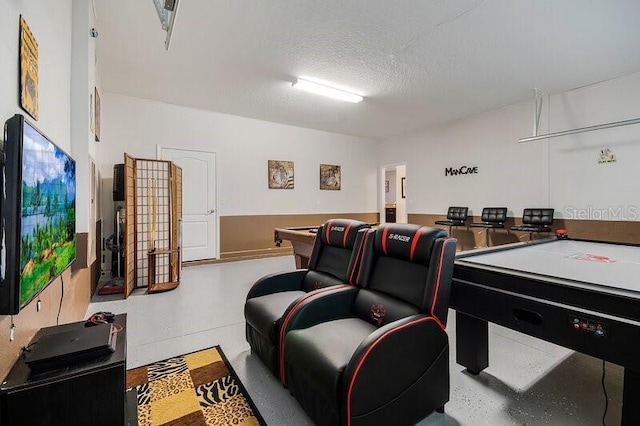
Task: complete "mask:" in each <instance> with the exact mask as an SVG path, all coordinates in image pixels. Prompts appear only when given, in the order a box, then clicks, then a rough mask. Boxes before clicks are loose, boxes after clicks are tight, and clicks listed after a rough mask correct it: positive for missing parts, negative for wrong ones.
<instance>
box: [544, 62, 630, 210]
mask: <svg viewBox="0 0 640 426" xmlns="http://www.w3.org/2000/svg"><path fill="white" fill-rule="evenodd" d="M550 113H551V114H550V116H551V117H552V122H551V124H552V127H551V131H552V132H556V131H562V130H565V129H572V128H577V127H585V126H592V125H597V124H602V123H608V122H615V121H621V120H629V119H634V118H639V117H640V73H639V74H634V75H631V76H627V77H625V78H619V79H616V80H612V81H608V82H604V83H600V84H597V85H593V86H589V87H585V88H583V89H580V90H575V91H571V92H567V93H564V94H562V95H558V96H553V97H552V98H551V103H550ZM549 147H550V149H549V151H550V155H549V180H550V182H551V185H550V187H549V199H550V204H551V205H552V206H554V207H556V209H557V210H558V215H557V216H558V217H564V218H567V219H593V220H640V167H639V161H640V124H634V125H630V126H624V127H617V128H612V129H606V130H598V131H593V132H588V133H580V134H576V135H571V136H563V137H558V138H554V139H551V141H550V145H549ZM605 148H609V149H610V150H611V151H612V152H613V154H614V155H615V156H616V162H614V163H603V164H598V157H599V154H600V151H601V150H602V149H605Z"/></svg>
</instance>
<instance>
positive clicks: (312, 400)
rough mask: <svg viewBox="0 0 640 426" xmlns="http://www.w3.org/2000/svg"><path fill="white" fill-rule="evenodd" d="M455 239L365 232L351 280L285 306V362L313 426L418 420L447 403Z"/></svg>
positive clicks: (400, 231)
mask: <svg viewBox="0 0 640 426" xmlns="http://www.w3.org/2000/svg"><path fill="white" fill-rule="evenodd" d="M455 246H456V240H455V239H454V238H447V233H446V231H444V230H441V229H436V228H429V227H419V226H417V225H408V224H395V225H386V226H384V227H381V228H378V229H372V230H370V231H367V232H366V234H365V236H364V238H363V240H362V250H361V251H362V261H361V263H360V265H359V267H358V270H357V273H356V274H355V275H356V281H355V283H356V286H355V287H351V288H340V289H334V290H333V291H331V292H327V293H324V294H316V295H313V296H311V297H309V298H307V299H306V300H304V301H302V302H300V303H299V304H298V305H297V306H296V307H295V308H294V309H293V310H292V311H290V312H289V313H288V315H287V317H286V319H285V320H284V322H283V324H282V334H284V335H285V338H284V348H283V353H282V354H281V357H282V360H283V363H282V367H281V368H282V371H283V373H284V376H285V379H286V380H285V383H286V385H287V386H288V387H289V389H290V391H291V393H292V395H293V396H294V397H295V398H296V399H297V400H298V402H299V403H300V405H301V406H302V407H303V408H304V409H305V411H306V412H307V413H308V414H309V416H310V417H311V418H312V419H313V420H314V422H315V423H316V424H320V425H376V424H380V425H389V424H393V425H402V424H414V423H416V422H417V421H419V420H420V419H422V418H424V417H426V416H427V415H428V414H430V413H431V412H432V411H434V410H438V411H440V412H442V411H443V410H444V404H445V403H446V402H447V401H448V400H449V340H448V336H447V333H446V331H445V326H446V321H447V310H448V307H449V295H450V285H451V277H452V274H453V261H454V258H455V252H456V247H455Z"/></svg>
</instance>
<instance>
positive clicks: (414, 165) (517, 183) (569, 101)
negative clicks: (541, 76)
mask: <svg viewBox="0 0 640 426" xmlns="http://www.w3.org/2000/svg"><path fill="white" fill-rule="evenodd" d="M639 111H640V74H634V75H630V76H626V77H623V78H620V79H617V80H613V81H609V82H604V83H600V84H596V85H593V86H589V87H585V88H581V89H576V90H573V91H570V92H565V93H561V94H555V95H550V96H546V97H545V103H544V107H543V113H542V119H541V126H540V130H539V134H544V133H547V132H549V131H560V130H566V129H570V128H574V127H583V126H590V125H596V124H601V123H607V122H611V121H619V120H626V119H631V118H637V117H638V116H640V113H639ZM532 127H533V101H530V102H525V103H522V104H518V105H513V106H509V107H505V108H502V109H500V110H496V111H491V112H487V113H483V114H479V115H476V116H473V117H470V118H467V119H464V120H460V121H456V122H453V123H449V124H447V125H443V126H440V127H436V128H432V129H429V130H427V131H424V132H420V133H418V134H415V135H411V136H408V137H403V138H399V139H390V140H387V141H385V142H383V144H382V147H381V150H380V153H379V161H380V163H381V164H388V163H402V162H406V164H407V209H408V212H409V213H433V214H444V213H446V211H447V207H448V206H451V205H456V206H469V208H470V209H471V210H472V213H473V214H476V215H479V214H480V213H481V211H482V208H483V207H485V206H506V207H508V208H509V215H510V216H514V215H515V216H520V215H521V213H522V209H523V208H525V207H546V206H550V207H554V208H555V209H556V212H558V213H557V214H556V217H563V212H564V211H565V210H566V209H567V207H568V206H578V207H584V206H589V205H591V206H593V205H598V206H603V207H608V206H617V205H619V204H624V205H630V204H634V203H635V204H640V201H636V200H640V199H639V198H638V196H637V194H638V193H639V192H640V187H639V186H638V182H639V181H640V179H639V178H640V174H639V172H638V167H637V164H636V161H637V159H639V158H640V143H639V142H640V125H632V126H627V127H623V128H619V129H615V130H601V131H595V132H591V133H584V134H580V135H575V136H567V137H562V138H553V139H545V140H541V141H536V142H529V143H518V139H520V138H523V137H527V136H531V134H532ZM604 147H609V148H612V149H613V150H614V153H616V154H617V155H618V162H617V163H613V164H604V165H598V164H596V163H597V153H598V152H599V151H600V149H602V148H604ZM460 166H470V167H473V166H476V167H478V174H471V175H458V176H445V168H446V167H460ZM638 213H639V214H640V209H639V211H638ZM564 216H566V215H564ZM631 219H634V218H631Z"/></svg>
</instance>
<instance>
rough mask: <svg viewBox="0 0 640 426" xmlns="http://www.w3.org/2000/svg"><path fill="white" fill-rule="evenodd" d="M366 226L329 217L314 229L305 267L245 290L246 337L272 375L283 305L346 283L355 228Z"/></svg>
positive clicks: (355, 232) (275, 361)
mask: <svg viewBox="0 0 640 426" xmlns="http://www.w3.org/2000/svg"><path fill="white" fill-rule="evenodd" d="M368 228H370V225H369V224H367V223H364V222H360V221H356V220H349V219H332V220H329V221H327V222H326V223H324V224H323V225H322V226H320V227H319V228H318V232H317V234H316V238H315V240H314V245H313V250H312V252H311V258H310V259H309V267H308V269H297V270H295V271H291V272H284V273H276V274H271V275H267V276H265V277H263V278H261V279H260V280H258V281H257V282H256V283H255V284H254V285H253V286H252V287H251V289H250V290H249V293H248V294H247V300H246V303H245V306H244V316H245V319H246V338H247V342H249V345H250V346H251V350H252V351H253V352H254V353H256V354H257V355H258V357H259V358H260V359H261V360H262V362H264V364H265V365H266V366H267V367H268V368H269V370H271V372H272V373H273V374H274V375H276V376H277V375H278V371H279V369H278V343H279V335H280V323H281V319H282V317H283V316H284V314H285V312H286V311H287V308H289V306H290V305H292V304H294V303H295V302H296V301H297V300H298V299H301V298H303V297H305V296H307V295H308V293H310V292H313V291H323V290H322V289H324V288H326V287H330V286H337V285H339V284H343V285H344V284H345V283H348V282H349V277H348V275H347V274H348V272H349V270H350V268H353V266H354V265H355V261H356V258H355V256H352V254H353V247H354V245H355V243H356V237H357V235H358V231H360V230H362V229H368Z"/></svg>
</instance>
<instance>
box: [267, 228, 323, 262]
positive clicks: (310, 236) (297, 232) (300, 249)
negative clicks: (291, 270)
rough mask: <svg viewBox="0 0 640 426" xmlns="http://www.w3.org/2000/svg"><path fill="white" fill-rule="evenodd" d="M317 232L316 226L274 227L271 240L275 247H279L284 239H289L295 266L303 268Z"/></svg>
mask: <svg viewBox="0 0 640 426" xmlns="http://www.w3.org/2000/svg"><path fill="white" fill-rule="evenodd" d="M317 232H318V226H300V227H294V228H276V229H275V231H274V235H273V240H274V242H275V243H276V247H280V245H281V244H282V241H284V240H288V241H291V245H292V246H293V254H294V255H295V258H296V268H298V269H303V268H306V267H307V266H309V258H310V257H311V251H312V250H313V242H314V241H315V239H316V233H317Z"/></svg>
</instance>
